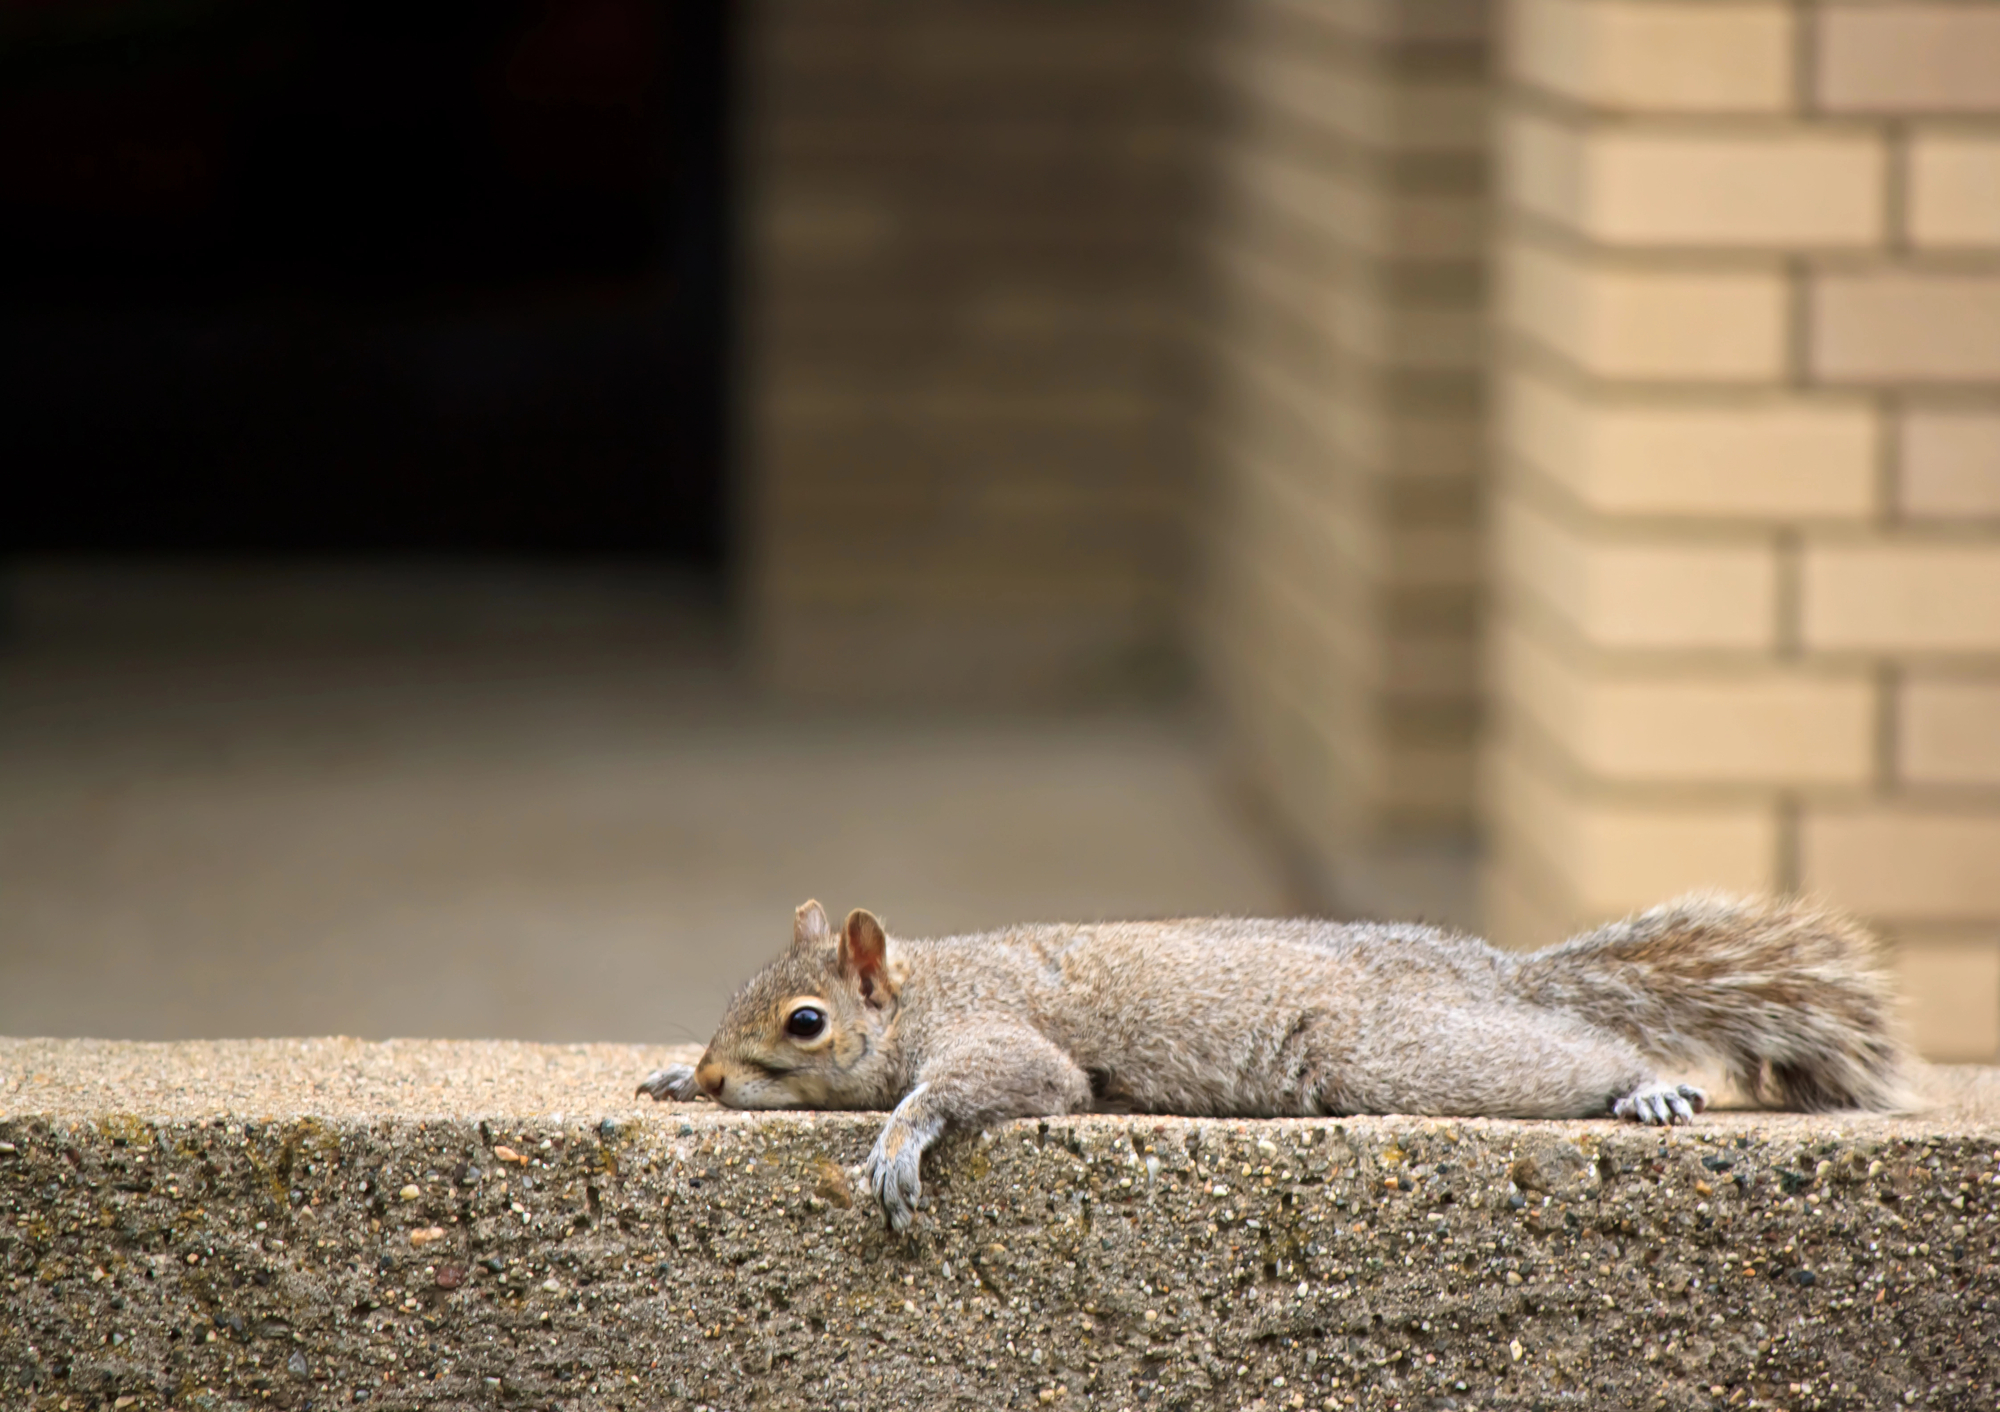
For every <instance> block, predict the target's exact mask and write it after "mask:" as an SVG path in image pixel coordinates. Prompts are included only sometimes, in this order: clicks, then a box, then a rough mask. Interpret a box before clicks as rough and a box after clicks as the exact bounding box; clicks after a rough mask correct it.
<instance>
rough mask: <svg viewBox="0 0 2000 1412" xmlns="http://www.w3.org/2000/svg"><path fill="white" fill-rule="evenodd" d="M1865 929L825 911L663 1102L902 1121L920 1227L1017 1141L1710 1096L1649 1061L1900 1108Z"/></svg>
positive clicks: (1799, 913) (892, 1170) (894, 1156)
mask: <svg viewBox="0 0 2000 1412" xmlns="http://www.w3.org/2000/svg"><path fill="white" fill-rule="evenodd" d="M1871 954H1872V944H1871V941H1870V938H1869V937H1868V935H1867V933H1866V932H1864V931H1863V930H1862V929H1861V927H1860V926H1859V925H1857V924H1856V923H1854V922H1852V921H1850V920H1848V919H1846V918H1844V917H1842V916H1840V915H1839V914H1837V913H1834V912H1831V911H1828V910H1825V909H1823V908H1820V907H1817V906H1815V905H1813V904H1811V903H1807V902H1800V901H1780V902H1756V901H1743V900H1737V899H1732V898H1727V897H1720V896H1709V895H1699V896H1691V897H1684V898H1681V899H1679V900H1678V901H1674V902H1669V903H1666V904H1665V905H1663V906H1659V907H1655V908H1653V909H1652V910H1651V911H1647V912H1642V913H1640V914H1638V915H1636V916H1633V917H1628V918H1626V919H1625V920H1624V921H1620V922H1613V923H1611V924H1609V925H1607V926H1603V927H1599V928H1598V929H1596V930H1595V931H1591V932H1586V933H1585V934H1583V935H1581V936H1578V937H1576V938H1575V939H1573V940H1571V941H1567V942H1564V943H1562V944H1560V945H1557V946H1552V947H1549V948H1547V949H1545V950H1542V951H1536V952H1532V953H1514V952H1506V951H1500V950H1497V949H1495V948H1494V947H1492V946H1489V945H1487V944H1486V943H1485V942H1483V941H1480V940H1477V939H1475V938H1473V937H1469V936H1464V935H1459V934H1456V933H1453V932H1449V931H1445V930H1441V929H1438V928H1435V927H1430V926H1424V925H1417V924H1392V923H1378V922H1355V923H1338V922H1329V921H1317V920H1303V919H1302V920H1271V921H1253V920H1237V919H1225V918H1218V919H1191V920H1180V921H1154V922H1112V923H1098V924H1087V925H1053V924H1050V925H1034V926H1019V927H1010V928H1007V929H1005V930H1002V931H997V932H989V933H985V934H982V935H974V936H954V937H945V938H941V939H936V940H920V939H915V938H903V937H893V938H892V937H890V936H889V935H887V934H886V933H885V932H884V931H883V929H882V925H881V923H880V922H878V921H877V920H876V919H875V917H874V916H873V915H872V914H871V913H869V912H866V911H862V910H856V911H854V912H852V913H850V914H849V916H848V918H847V921H846V924H845V925H844V926H843V927H842V928H841V929H840V931H839V932H837V933H836V932H835V931H834V930H833V928H832V926H831V924H830V923H829V921H828V918H827V914H826V911H825V909H824V908H822V907H821V906H820V905H819V903H817V902H808V903H806V904H805V905H804V906H802V907H800V908H799V909H798V912H797V915H796V918H795V920H794V926H793V933H792V945H791V948H790V950H789V951H787V952H786V954H785V955H783V956H781V957H779V958H778V959H777V960H776V961H774V962H772V963H771V964H770V965H769V966H767V967H766V968H765V969H764V970H763V971H762V972H761V973H759V974H758V975H757V976H755V977H754V978H752V979H751V980H750V981H749V982H748V983H747V984H746V985H744V986H743V988H742V989H741V990H739V991H738V992H737V993H736V995H735V997H734V998H733V999H732V1000H731V1001H730V1003H729V1007H728V1009H727V1011H726V1012H725V1014H724V1015H723V1019H722V1023H721V1025H720V1027H719V1028H718V1029H717V1030H716V1033H715V1038H714V1039H713V1040H712V1041H711V1042H710V1043H709V1046H708V1050H707V1052H706V1053H705V1054H703V1055H702V1058H701V1061H700V1063H698V1064H694V1065H687V1064H676V1065H673V1066H671V1067H669V1068H665V1069H660V1070H657V1071H655V1072H654V1073H652V1074H650V1075H648V1076H647V1077H646V1079H645V1081H644V1082H643V1083H641V1084H640V1086H639V1092H640V1093H643V1094H650V1095H651V1096H652V1097H653V1098H655V1099H657V1100H661V1101H664V1100H668V1099H675V1100H681V1101H686V1100H691V1099H694V1098H697V1097H707V1098H709V1099H712V1100H714V1101H715V1102H717V1103H720V1104H723V1105H724V1106H726V1107H730V1108H847V1109H877V1110H881V1109H890V1108H892V1107H893V1110H894V1111H893V1112H892V1113H891V1115H890V1118H889V1121H888V1123H887V1124H886V1125H885V1126H884V1127H883V1129H882V1133H881V1137H880V1139H879V1140H878V1141H877V1142H876V1143H875V1147H874V1150H873V1151H872V1152H871V1153H870V1154H869V1157H868V1159H867V1161H866V1162H865V1163H864V1164H863V1169H862V1170H863V1174H864V1176H865V1178H866V1181H867V1183H868V1186H869V1188H870V1189H871V1190H872V1191H873V1193H874V1196H875V1199H876V1200H877V1202H879V1204H880V1207H881V1211H882V1214H883V1217H884V1219H885V1220H886V1221H887V1223H888V1224H889V1226H890V1227H891V1228H892V1229H895V1230H898V1231H900V1230H903V1229H905V1228H906V1227H908V1225H909V1223H910V1220H911V1218H912V1216H913V1214H914V1211H915V1208H916V1205H917V1202H918V1198H919V1195H920V1193H921V1190H922V1188H921V1184H920V1182H919V1179H918V1167H919V1163H920V1160H921V1158H922V1156H923V1152H924V1149H925V1148H927V1147H929V1146H930V1145H931V1144H932V1143H933V1142H935V1141H937V1140H938V1139H939V1138H940V1137H942V1136H944V1135H946V1134H948V1133H953V1132H964V1131H976V1130H978V1129H981V1128H984V1127H988V1126H990V1125H992V1124H994V1123H997V1122H1001V1121H1004V1120H1006V1119H1010V1118H1025V1117H1036V1116H1048V1115H1052V1114H1060V1113H1071V1112H1079V1111H1096V1112H1142V1113H1173V1114H1181V1115H1184V1116H1189V1117H1244V1118H1252V1117H1315V1116H1329V1117H1331V1116H1346V1115H1350V1114H1358V1113H1421V1114H1428V1115H1433V1116H1439V1117H1446V1116H1461V1117H1472V1116H1485V1117H1504V1118H1591V1117H1617V1118H1622V1119H1628V1120H1632V1121H1636V1122H1639V1123H1647V1124H1668V1123H1687V1122H1691V1121H1693V1118H1694V1115H1695V1114H1696V1113H1699V1112H1700V1111H1701V1110H1702V1109H1703V1108H1704V1107H1705V1106H1706V1104H1707V1102H1708V1096H1707V1095H1706V1094H1705V1093H1704V1092H1703V1091H1702V1090H1700V1089H1698V1088H1695V1087H1693V1086H1691V1085H1687V1084H1674V1083H1666V1082H1662V1081H1661V1080H1660V1079H1659V1078H1658V1076H1657V1074H1656V1073H1655V1071H1654V1069H1653V1068H1652V1066H1651V1064H1649V1062H1648V1060H1649V1058H1650V1059H1654V1060H1660V1061H1664V1062H1669V1063H1674V1062H1686V1061H1689V1060H1694V1059H1698V1058H1707V1059H1711V1060H1717V1061H1720V1063H1721V1065H1722V1066H1723V1068H1724V1070H1725V1071H1726V1072H1727V1073H1728V1075H1729V1076H1730V1078H1731V1080H1732V1081H1733V1082H1734V1083H1735V1084H1736V1085H1737V1086H1738V1087H1739V1088H1741V1089H1742V1090H1743V1091H1744V1092H1745V1093H1747V1094H1748V1095H1750V1096H1751V1097H1752V1098H1754V1099H1757V1100H1759V1101H1768V1102H1770V1103H1772V1104H1775V1105H1777V1106H1783V1107H1791V1108H1800V1109H1808V1110H1813V1109H1828V1108H1844V1107H1858V1108H1868V1109H1875V1110H1894V1109H1896V1108H1898V1107H1901V1106H1904V1104H1905V1098H1904V1091H1903V1089H1902V1085H1901V1077H1900V1076H1901V1073H1902V1070H1903V1067H1904V1065H1905V1063H1906V1055H1905V1051H1904V1049H1903V1047H1902V1046H1901V1044H1900V1043H1899V1042H1898V1041H1897V1040H1896V1039H1895V1038H1894V1036H1893V1034H1892V1032H1891V1027H1890V1011H1891V1000H1890V992H1889V987H1888V985H1887V983H1886V980H1885V978H1884V977H1883V976H1882V975H1880V974H1879V973H1878V972H1877V971H1876V970H1875V969H1874V968H1873V965H1872V962H1871Z"/></svg>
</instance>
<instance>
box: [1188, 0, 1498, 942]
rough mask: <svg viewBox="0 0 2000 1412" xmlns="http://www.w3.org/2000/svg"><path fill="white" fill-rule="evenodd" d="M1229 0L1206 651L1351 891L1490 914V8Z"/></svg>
mask: <svg viewBox="0 0 2000 1412" xmlns="http://www.w3.org/2000/svg"><path fill="white" fill-rule="evenodd" d="M1229 8H1230V20H1229V29H1228V32H1227V33H1226V34H1225V35H1224V36H1223V37H1222V39H1221V42H1220V43H1219V45H1218V49H1217V63H1218V67H1219V69H1220V75H1221V79H1222V83H1223V100H1222V101H1223V103H1224V105H1225V107H1224V122H1223V129H1224V131H1223V135H1222V136H1221V138H1220V139H1219V142H1220V145H1219V148H1218V151H1217V153H1216V157H1217V165H1218V169H1219V172H1220V178H1219V180H1220V183H1221V189H1220V192H1219V194H1218V198H1217V201H1218V210H1217V215H1216V221H1215V224H1214V226H1213V229H1212V233H1211V236H1210V240H1209V244H1208V250H1207V253H1208V256H1209V260H1210V262H1211V277H1212V280H1213V284H1214V289H1213V291H1212V293H1213V299H1214V306H1213V315H1212V329H1211V331H1212V338H1213V346H1214V348H1215V350H1216V360H1217V365H1218V369H1217V377H1218V385H1217V387H1216V388H1215V393H1214V402H1213V406H1212V414H1211V418H1210V434H1211V446H1212V451H1213V454H1214V459H1215V461H1216V473H1215V475H1214V477H1213V484H1212V485H1211V486H1210V487H1209V498H1208V500H1207V501H1206V503H1204V505H1203V507H1202V513H1201V516H1200V519H1199V524H1200V525H1201V528H1202V531H1203V533H1204V536H1205V537H1206V538H1207V540H1208V543H1207V544H1206V545H1205V548H1206V550H1207V551H1208V554H1209V560H1210V564H1209V568H1210V575H1209V580H1208V583H1207V587H1206V592H1205V593H1204V595H1203V601H1202V605H1201V606H1202V612H1201V614H1200V619H1201V631H1200V636H1201V642H1202V653H1203V657H1204V660H1205V663H1206V665H1207V667H1208V672H1209V676H1210V678H1211V680H1212V684H1213V687H1214V689H1215V691H1216V692H1217V694H1218V695H1219V696H1220V697H1221V698H1222V700H1223V701H1224V703H1225V705H1226V707H1227V709H1228V712H1229V715H1230V717H1231V720H1232V723H1233V724H1234V726H1235V728H1236V734H1237V738H1238V740H1239V743H1240V746H1241V749H1242V751H1243V753H1244V755H1245V756H1246V758H1247V759H1248V761H1249V764H1250V768H1251V771H1252V773H1253V774H1254V776H1255V777H1256V779H1257V780H1258V782H1259V784H1260V785H1261V787H1262V790H1263V792H1264V793H1265V794H1266V795H1267V796H1268V797H1269V798H1270V799H1272V800H1273V801H1274V802H1275V804H1276V806H1277V808H1278V811H1279V812H1280V813H1281V815H1282V816H1283V819H1284V822H1285V823H1286V824H1287V826H1288V827H1289V829H1290V830H1291V831H1292V832H1293V833H1294V834H1295V835H1296V836H1297V837H1298V838H1299V839H1300V840H1301V842H1302V843H1303V844H1304V846H1305V849H1306V851H1307V853H1308V854H1309V855H1310V862H1311V863H1312V865H1313V866H1314V867H1315V868H1316V869H1317V870H1318V871H1319V872H1320V873H1321V875H1322V876H1321V879H1320V886H1321V887H1322V888H1323V889H1324V890H1325V891H1327V892H1328V893H1330V894H1331V897H1332V899H1333V900H1334V901H1336V902H1337V903H1338V904H1339V905H1341V906H1342V907H1344V908H1348V909H1351V910H1358V911H1376V912H1408V911H1411V910H1413V909H1414V910H1420V911H1425V912H1428V913H1430V914H1431V915H1434V916H1435V915H1439V914H1440V913H1445V914H1450V913H1452V912H1455V911H1456V912H1458V913H1460V915H1458V916H1456V917H1454V920H1460V921H1469V920H1471V919H1470V918H1468V917H1466V916H1464V915H1463V909H1462V908H1455V907H1454V906H1453V904H1452V903H1451V902H1450V901H1449V900H1448V894H1449V892H1450V890H1451V878H1452V876H1453V875H1454V873H1455V871H1456V872H1459V873H1462V869H1463V864H1462V862H1460V861H1459V860H1460V859H1462V856H1463V855H1462V853H1461V852H1460V851H1459V850H1460V849H1461V847H1462V840H1463V839H1465V838H1466V836H1467V835H1468V834H1469V831H1470V827H1471V817H1472V798H1473V781H1474V774H1475V771H1474V751H1473V741H1474V729H1475V720H1476V716H1477V711H1476V703H1475V692H1476V689H1477V672H1476V659H1477V638H1478V626H1477V619H1478V607H1479V598H1480V574H1481V554H1480V546H1479V529H1478V519H1479V504H1480V498H1481V496H1480V490H1481V484H1480V482H1481V474H1482V463H1483V461H1484V445H1483V439H1484V429H1483V406H1482V403H1483V398H1482V392H1483V384H1484V360H1485V353H1484V342H1485V339H1484V325H1483V303H1484V277H1483V276H1484V267H1485V244H1486V238H1487V236H1486V173H1487V167H1488V159H1487V151H1486V149H1487V143H1488V130H1489V112H1488V82H1487V76H1486V71H1487V59H1488V54H1487V48H1488V41H1487V28H1488V17H1489V14H1490V9H1489V6H1488V5H1487V4H1486V3H1484V0H1424V3H1422V4H1408V3H1394V2H1393V0H1345V2H1344V3H1335V0H1242V2H1241V3H1239V4H1236V5H1233V6H1231V7H1229Z"/></svg>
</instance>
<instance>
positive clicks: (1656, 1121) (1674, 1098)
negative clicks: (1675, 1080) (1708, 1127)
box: [1611, 1083, 1708, 1127]
mask: <svg viewBox="0 0 2000 1412" xmlns="http://www.w3.org/2000/svg"><path fill="white" fill-rule="evenodd" d="M1706 1107H1708V1095H1707V1094H1706V1093H1704V1092H1702V1091H1701V1090H1700V1089H1698V1088H1696V1087H1695V1086H1694V1085H1693V1084H1663V1083H1650V1084H1640V1085H1639V1086H1638V1087H1637V1088H1635V1089H1633V1090H1632V1091H1631V1092H1630V1093H1628V1094H1626V1095H1625V1096H1624V1097H1623V1098H1621V1099H1619V1100H1618V1101H1617V1102H1616V1103H1614V1104H1612V1105H1611V1111H1612V1113H1613V1114H1614V1115H1615V1116H1617V1117H1620V1118H1628V1119H1630V1120H1631V1121H1632V1122H1635V1123H1644V1124H1645V1125H1646V1126H1647V1127H1665V1126H1667V1125H1668V1124H1669V1123H1692V1122H1693V1121H1694V1115H1695V1114H1697V1113H1699V1112H1700V1111H1701V1110H1702V1109H1704V1108H1706Z"/></svg>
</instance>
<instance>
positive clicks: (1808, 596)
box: [1482, 0, 2000, 1059]
mask: <svg viewBox="0 0 2000 1412" xmlns="http://www.w3.org/2000/svg"><path fill="white" fill-rule="evenodd" d="M1502 49H1503V59H1502V63H1501V71H1502V74H1503V79H1502V96H1501V99H1500V103H1499V107H1500V114H1499V116H1498V117H1497V118H1496V123H1495V129H1496V134H1497V141H1498V161H1499V168H1500V174H1499V179H1498V200H1497V207H1498V210H1497V215H1496V220H1495V232H1496V233H1495V265H1496V268H1497V270H1498V272H1499V278H1500V288H1499V291H1498V296H1497V299H1496V314H1497V317H1496V321H1495V329H1496V340H1495V343H1496V348H1495V358H1496V361H1495V379H1496V384H1497V398H1496V404H1497V407H1496V416H1495V418H1494V423H1493V430H1494V459H1495V482H1496V488H1495V508H1494V513H1493V521H1492V523H1493V537H1492V554H1493V595H1494V607H1493V625H1492V631H1491V634H1490V639H1489V642H1490V648H1491V651H1490V657H1489V678H1488V680H1489V682H1490V689H1491V693H1492V708H1493V729H1492V731H1491V735H1490V743H1489V747H1488V749H1487V752H1486V756H1485V765H1484V769H1483V772H1482V774H1483V783H1484V800H1485V815H1486V818H1487V822H1488V825H1489V829H1490V842H1491V848H1490V863H1489V867H1488V875H1487V879H1486V884H1487V885H1486V888H1485V901H1486V907H1487V911H1488V919H1489V922H1490V924H1491V926H1492V927H1493V929H1494V930H1495V931H1496V933H1497V934H1499V935H1500V936H1501V938H1502V939H1503V940H1507V941H1510V942H1514V943H1522V944H1526V943H1538V942H1542V941H1547V940H1549V939H1552V938H1553V937H1554V936H1556V935H1557V934H1559V933H1560V932H1562V931H1564V930H1567V929H1568V928H1571V927H1574V926H1578V925H1581V924H1584V923H1587V922H1591V921H1594V920H1598V919H1601V918H1603V917H1606V916H1610V915H1615V914H1617V913H1620V912H1623V911H1625V910H1627V909H1630V908H1634V907H1639V906H1644V905H1646V904H1648V903H1651V902H1653V901H1657V900H1659V898H1660V897H1662V896H1663V895H1665V894H1667V893H1669V892H1672V891H1674V890H1676V889H1680V888H1686V887H1694V886H1704V885H1707V886H1723V887H1732V888H1772V889H1794V888H1803V889H1807V890H1811V891H1814V892H1817V893H1821V894H1823V895H1825V896H1827V897H1830V898H1832V899H1833V900H1835V901H1837V902H1841V903H1844V904H1846V905H1848V906H1851V907H1855V908H1857V909H1859V910H1861V911H1863V912H1864V913H1866V914H1868V915H1869V916H1871V917H1872V918H1874V919H1875V920H1876V922H1877V923H1878V924H1879V925H1880V926H1881V927H1882V929H1883V930H1884V931H1885V933H1886V934H1887V935H1889V937H1890V938H1891V939H1892V944H1893V946H1894V948H1895V962H1896V966H1897V969H1898V971H1899V973H1900V975H1901V976H1902V977H1903V979H1904V982H1905V984H1906V986H1907V988H1908V990H1909V992H1910V1004H1911V1020H1912V1024H1913V1031H1914V1034H1915V1036H1916V1038H1917V1039H1918V1041H1919V1042H1920V1043H1921V1044H1922V1045H1923V1046H1924V1047H1925V1048H1926V1049H1927V1050H1928V1051H1929V1052H1930V1053H1932V1054H1934V1055H1935V1056H1937V1057H1939V1058H1952V1059H1967V1058H1982V1059H1992V1058H1994V1057H1996V1054H2000V7H1995V6H1991V5H1981V4H1902V3H1892V2H1883V0H1871V2H1870V3H1839V2H1838V0H1803V3H1790V2H1789V0H1787V3H1777V0H1768V2H1767V0H1732V3H1679V2H1678V0H1509V3H1508V4H1507V6H1506V13H1505V21H1504V24H1503V41H1502Z"/></svg>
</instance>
